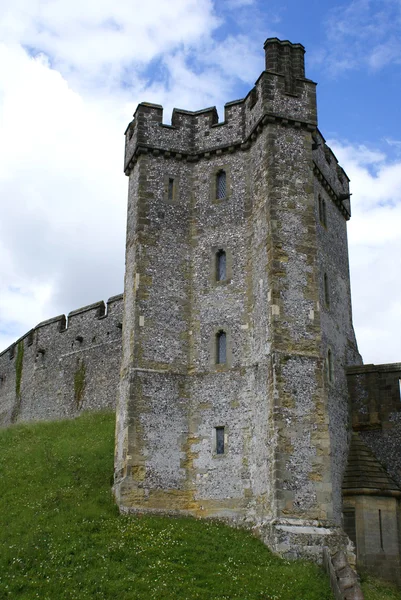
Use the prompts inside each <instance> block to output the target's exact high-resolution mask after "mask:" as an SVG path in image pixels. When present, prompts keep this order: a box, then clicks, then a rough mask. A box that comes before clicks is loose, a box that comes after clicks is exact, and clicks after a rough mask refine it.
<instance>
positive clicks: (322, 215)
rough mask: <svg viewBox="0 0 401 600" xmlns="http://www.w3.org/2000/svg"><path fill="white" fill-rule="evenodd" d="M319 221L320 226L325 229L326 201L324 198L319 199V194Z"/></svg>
mask: <svg viewBox="0 0 401 600" xmlns="http://www.w3.org/2000/svg"><path fill="white" fill-rule="evenodd" d="M319 220H320V222H321V224H322V225H324V226H325V227H326V226H327V219H326V201H325V200H324V198H322V197H321V195H320V194H319Z"/></svg>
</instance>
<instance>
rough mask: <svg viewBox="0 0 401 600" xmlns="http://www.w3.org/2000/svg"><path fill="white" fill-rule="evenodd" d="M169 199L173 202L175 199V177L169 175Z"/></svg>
mask: <svg viewBox="0 0 401 600" xmlns="http://www.w3.org/2000/svg"><path fill="white" fill-rule="evenodd" d="M167 199H168V200H169V202H172V201H173V200H174V179H173V178H172V177H169V180H168V191H167Z"/></svg>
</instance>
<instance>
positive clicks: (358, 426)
mask: <svg viewBox="0 0 401 600" xmlns="http://www.w3.org/2000/svg"><path fill="white" fill-rule="evenodd" d="M347 380H348V390H349V396H350V401H351V413H352V426H353V428H354V430H357V431H362V430H373V429H383V428H384V429H388V428H392V427H393V425H395V424H396V423H397V422H399V420H400V418H401V363H392V364H384V365H373V364H370V365H358V366H354V367H348V369H347Z"/></svg>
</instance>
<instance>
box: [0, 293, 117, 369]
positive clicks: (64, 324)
mask: <svg viewBox="0 0 401 600" xmlns="http://www.w3.org/2000/svg"><path fill="white" fill-rule="evenodd" d="M106 305H107V312H106ZM122 307H123V294H118V295H116V296H112V297H111V298H109V299H108V300H107V302H106V304H105V303H104V301H103V300H101V301H100V302H95V303H93V304H89V305H87V306H83V307H81V308H77V309H75V310H72V311H71V312H69V313H68V318H66V316H65V315H58V316H57V317H53V318H51V319H47V320H46V321H41V322H40V323H38V325H36V326H35V327H34V328H33V329H31V330H30V331H28V332H27V333H25V334H24V335H22V336H21V337H20V338H19V339H18V340H16V341H15V342H14V343H13V344H11V346H8V348H6V349H5V350H3V351H2V352H0V359H1V358H2V357H3V356H5V355H7V354H8V356H9V357H10V358H11V359H12V358H14V355H15V352H14V350H15V348H16V347H17V346H18V344H19V343H20V342H21V341H22V342H23V341H25V340H26V339H27V343H28V345H31V344H32V343H33V340H34V337H35V336H36V335H37V334H38V333H39V331H40V330H44V329H46V331H47V332H48V334H50V335H52V334H53V333H54V332H57V333H64V332H65V331H67V330H68V329H69V328H70V327H71V326H72V324H73V323H74V327H75V321H77V325H78V326H79V322H80V319H79V317H84V318H85V321H87V320H88V319H89V320H91V319H92V318H93V319H104V318H107V317H108V316H109V315H111V314H112V315H113V317H116V318H117V319H118V322H117V325H118V328H119V329H121V324H122ZM77 318H78V319H77ZM42 337H43V334H42Z"/></svg>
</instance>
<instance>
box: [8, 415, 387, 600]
mask: <svg viewBox="0 0 401 600" xmlns="http://www.w3.org/2000/svg"><path fill="white" fill-rule="evenodd" d="M113 448H114V414H111V413H98V414H86V415H83V416H82V417H80V418H78V419H75V420H70V421H59V422H52V423H37V424H30V425H15V426H12V427H10V428H8V429H4V430H1V431H0V473H1V478H0V547H1V553H0V599H12V600H14V599H16V598H18V599H21V600H25V599H26V600H28V599H29V600H31V599H36V598H40V599H41V600H60V599H62V600H73V599H79V600H84V599H85V598H91V599H98V600H103V599H113V600H114V599H115V598H118V600H128V599H129V600H141V599H145V598H146V600H148V599H152V598H155V599H158V600H159V599H166V600H169V599H171V600H172V599H174V600H181V599H188V600H195V599H200V600H206V599H207V600H223V599H224V600H225V599H231V598H232V599H241V600H295V599H296V600H325V599H327V600H328V599H329V598H331V595H330V590H329V584H328V579H327V577H326V576H325V574H324V573H323V572H322V570H321V569H319V568H318V567H317V566H316V565H313V564H310V563H302V562H288V561H284V560H281V559H279V558H278V557H276V556H274V555H273V554H272V553H271V552H269V550H268V549H267V548H266V547H265V546H264V545H263V544H262V543H261V542H260V541H259V540H257V539H256V538H254V537H253V536H252V535H251V534H250V533H248V532H245V531H242V530H235V529H231V528H230V527H228V526H226V525H223V524H221V523H216V522H209V521H201V520H196V519H190V518H181V519H172V518H168V517H153V516H138V517H127V516H122V515H119V513H118V510H117V508H116V506H115V505H114V502H113V499H112V497H111V493H110V485H111V474H112V470H113ZM384 597H386V598H391V600H393V597H391V596H389V597H387V596H383V598H384ZM377 598H379V596H372V600H376V599H377ZM394 598H395V596H394Z"/></svg>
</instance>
